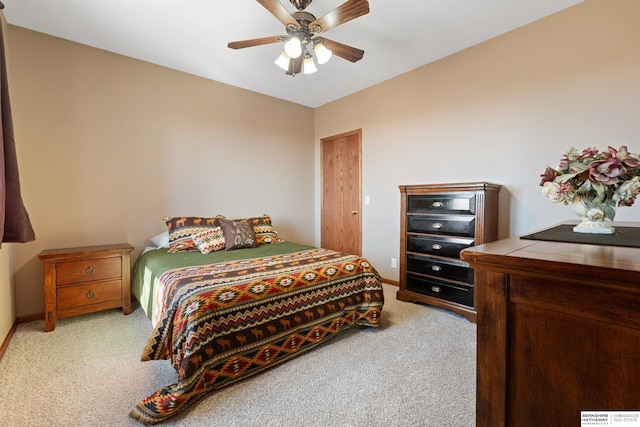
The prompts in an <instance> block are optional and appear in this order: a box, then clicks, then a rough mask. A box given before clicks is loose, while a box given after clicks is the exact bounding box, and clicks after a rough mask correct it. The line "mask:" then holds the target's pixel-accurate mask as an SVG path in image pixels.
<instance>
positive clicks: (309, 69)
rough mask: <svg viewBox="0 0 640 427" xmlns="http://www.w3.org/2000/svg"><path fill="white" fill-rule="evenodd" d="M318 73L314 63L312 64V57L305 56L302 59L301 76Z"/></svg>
mask: <svg viewBox="0 0 640 427" xmlns="http://www.w3.org/2000/svg"><path fill="white" fill-rule="evenodd" d="M316 71H318V68H317V67H316V63H315V62H313V57H312V56H311V55H307V56H305V58H304V62H303V63H302V74H313V73H315V72H316Z"/></svg>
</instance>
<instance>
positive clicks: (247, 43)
mask: <svg viewBox="0 0 640 427" xmlns="http://www.w3.org/2000/svg"><path fill="white" fill-rule="evenodd" d="M285 40H287V36H271V37H262V38H259V39H251V40H240V41H237V42H230V43H229V44H227V46H228V47H230V48H231V49H244V48H245V47H253V46H260V45H263V44H270V43H278V42H282V41H285Z"/></svg>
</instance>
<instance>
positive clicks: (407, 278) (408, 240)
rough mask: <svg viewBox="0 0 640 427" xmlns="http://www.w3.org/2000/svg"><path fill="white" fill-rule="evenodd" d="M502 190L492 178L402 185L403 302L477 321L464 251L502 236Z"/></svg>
mask: <svg viewBox="0 0 640 427" xmlns="http://www.w3.org/2000/svg"><path fill="white" fill-rule="evenodd" d="M499 191H500V186H499V185H496V184H489V183H486V182H473V183H461V184H437V185H433V184H427V185H403V186H400V193H401V196H402V198H401V217H400V218H401V223H400V290H399V291H398V293H397V298H398V299H399V300H402V301H413V302H420V303H425V304H431V305H434V306H438V307H441V308H446V309H449V310H452V311H454V312H456V313H458V314H462V315H463V316H465V317H467V319H469V320H471V321H474V322H475V320H476V310H475V293H474V275H473V270H472V269H471V268H470V267H469V264H468V263H466V262H464V261H462V260H461V259H460V251H462V250H463V249H465V248H468V247H471V246H475V245H479V244H482V243H486V242H490V241H493V240H496V239H497V237H498V192H499Z"/></svg>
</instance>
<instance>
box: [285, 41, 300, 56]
mask: <svg viewBox="0 0 640 427" xmlns="http://www.w3.org/2000/svg"><path fill="white" fill-rule="evenodd" d="M284 51H285V52H286V53H287V55H289V58H299V57H300V55H302V42H300V39H299V38H298V37H296V36H293V37H291V38H290V39H289V41H287V42H286V43H285V44H284Z"/></svg>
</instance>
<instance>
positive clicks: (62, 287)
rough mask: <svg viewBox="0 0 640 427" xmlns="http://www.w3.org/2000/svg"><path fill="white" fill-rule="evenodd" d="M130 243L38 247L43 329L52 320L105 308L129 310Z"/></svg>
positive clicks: (48, 327)
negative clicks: (42, 294)
mask: <svg viewBox="0 0 640 427" xmlns="http://www.w3.org/2000/svg"><path fill="white" fill-rule="evenodd" d="M132 250H133V246H131V245H129V244H126V243H122V244H115V245H104V246H88V247H78V248H67V249H49V250H45V251H42V252H41V253H40V254H39V255H38V258H40V259H41V260H42V261H43V262H44V305H45V327H44V330H45V331H47V332H48V331H52V330H53V329H54V328H55V327H56V320H57V319H59V318H63V317H69V316H77V315H80V314H85V313H91V312H95V311H100V310H106V309H109V308H117V307H122V311H123V313H124V314H129V313H131V285H130V275H131V267H130V266H131V261H130V253H131V251H132Z"/></svg>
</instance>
